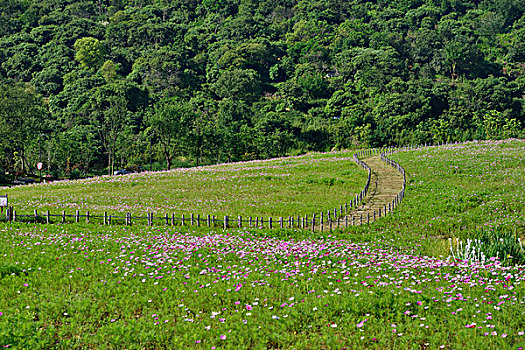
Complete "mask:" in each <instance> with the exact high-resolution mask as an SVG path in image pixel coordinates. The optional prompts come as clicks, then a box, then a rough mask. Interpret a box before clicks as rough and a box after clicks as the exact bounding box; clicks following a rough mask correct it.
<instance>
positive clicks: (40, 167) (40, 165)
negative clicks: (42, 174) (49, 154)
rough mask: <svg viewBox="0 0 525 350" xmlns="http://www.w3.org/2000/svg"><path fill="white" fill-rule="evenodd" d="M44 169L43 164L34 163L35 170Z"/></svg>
mask: <svg viewBox="0 0 525 350" xmlns="http://www.w3.org/2000/svg"><path fill="white" fill-rule="evenodd" d="M43 167H44V164H43V163H36V168H37V169H38V170H42V168H43Z"/></svg>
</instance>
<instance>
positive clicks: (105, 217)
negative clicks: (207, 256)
mask: <svg viewBox="0 0 525 350" xmlns="http://www.w3.org/2000/svg"><path fill="white" fill-rule="evenodd" d="M413 148H415V147H404V148H374V149H364V150H359V151H357V152H356V153H355V154H354V155H353V160H354V162H355V163H356V164H357V165H359V166H360V167H362V168H363V169H364V170H366V171H367V172H368V176H367V180H366V183H365V185H364V187H363V189H362V190H361V192H359V193H358V194H357V195H356V196H355V197H354V198H352V199H351V200H350V201H349V202H347V203H344V204H341V205H340V206H339V208H334V209H333V210H330V211H327V212H326V213H323V212H320V213H319V214H313V215H312V216H311V217H308V215H305V216H288V217H287V218H285V217H279V218H272V217H268V218H264V217H241V216H237V217H230V216H224V217H217V216H214V215H199V214H197V215H194V214H191V215H189V216H185V215H180V216H177V215H175V213H170V214H165V215H164V216H155V215H154V214H153V213H147V214H146V216H134V215H132V214H131V213H124V214H118V215H110V214H108V213H107V212H105V213H104V214H102V215H93V214H90V212H89V211H88V212H85V213H83V214H81V213H80V212H79V211H78V210H76V212H75V213H74V214H67V213H66V212H65V211H62V212H61V213H59V214H51V213H50V212H49V210H48V211H46V212H38V211H37V210H36V209H35V210H33V213H31V214H20V213H17V212H16V210H15V209H14V208H13V207H9V208H8V209H7V211H6V220H7V221H8V222H15V221H19V222H20V221H22V222H40V223H47V224H51V223H63V224H64V223H70V222H75V223H78V222H80V221H85V222H86V223H99V224H102V225H113V224H124V225H128V226H129V225H132V224H146V225H149V226H153V225H167V226H208V227H222V228H225V229H226V228H230V227H238V228H243V227H250V228H268V229H273V228H301V229H311V230H312V231H316V230H317V231H323V230H332V229H334V228H344V227H348V226H354V225H363V224H369V223H371V222H373V221H375V220H377V219H378V218H381V217H382V216H385V215H387V214H388V213H390V212H392V211H393V210H394V209H395V208H396V207H397V206H398V205H399V203H400V202H401V201H402V200H403V197H404V195H405V186H406V176H405V169H404V168H403V167H402V166H401V165H400V164H398V163H397V162H395V161H393V160H391V159H390V158H388V155H390V154H392V153H394V152H397V151H400V150H408V149H413ZM373 155H380V157H381V160H382V161H383V162H384V163H386V164H388V165H390V166H392V167H393V168H395V169H397V171H398V172H399V173H400V174H401V176H402V177H403V187H402V189H401V190H400V191H399V193H397V195H395V196H394V197H393V198H392V201H390V202H388V203H384V206H383V208H379V209H378V210H366V209H365V207H364V206H363V204H364V201H365V198H366V197H367V195H368V192H369V189H370V183H371V180H372V169H371V168H370V167H369V166H368V164H366V163H365V162H364V161H363V160H362V159H361V158H363V157H368V156H373Z"/></svg>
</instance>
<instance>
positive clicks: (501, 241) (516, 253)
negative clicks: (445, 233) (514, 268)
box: [449, 230, 525, 266]
mask: <svg viewBox="0 0 525 350" xmlns="http://www.w3.org/2000/svg"><path fill="white" fill-rule="evenodd" d="M455 241H456V243H455V244H454V241H453V239H452V238H449V244H450V252H451V254H452V257H453V258H454V259H459V260H464V261H468V262H470V263H481V264H484V263H485V262H486V261H487V260H489V259H490V260H494V259H493V258H496V259H498V260H500V261H501V263H502V264H503V265H507V266H510V265H525V251H524V250H523V245H522V244H521V240H520V237H519V236H518V235H517V234H516V233H515V232H509V231H505V230H481V231H478V232H477V233H476V235H475V237H474V238H473V239H467V240H466V242H465V243H463V241H462V240H460V239H456V240H455Z"/></svg>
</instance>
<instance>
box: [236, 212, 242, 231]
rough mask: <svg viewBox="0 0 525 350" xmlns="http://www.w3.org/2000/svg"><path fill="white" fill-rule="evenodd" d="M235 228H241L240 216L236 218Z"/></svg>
mask: <svg viewBox="0 0 525 350" xmlns="http://www.w3.org/2000/svg"><path fill="white" fill-rule="evenodd" d="M237 226H238V227H239V228H241V227H242V217H241V216H240V215H239V216H237Z"/></svg>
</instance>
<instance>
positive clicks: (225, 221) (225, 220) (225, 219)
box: [224, 216, 228, 230]
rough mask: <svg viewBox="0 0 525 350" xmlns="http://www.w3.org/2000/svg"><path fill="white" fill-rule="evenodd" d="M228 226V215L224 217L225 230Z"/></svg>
mask: <svg viewBox="0 0 525 350" xmlns="http://www.w3.org/2000/svg"><path fill="white" fill-rule="evenodd" d="M227 228H228V217H227V216H225V217H224V229H225V230H226V229H227Z"/></svg>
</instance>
